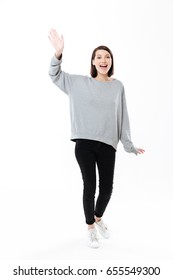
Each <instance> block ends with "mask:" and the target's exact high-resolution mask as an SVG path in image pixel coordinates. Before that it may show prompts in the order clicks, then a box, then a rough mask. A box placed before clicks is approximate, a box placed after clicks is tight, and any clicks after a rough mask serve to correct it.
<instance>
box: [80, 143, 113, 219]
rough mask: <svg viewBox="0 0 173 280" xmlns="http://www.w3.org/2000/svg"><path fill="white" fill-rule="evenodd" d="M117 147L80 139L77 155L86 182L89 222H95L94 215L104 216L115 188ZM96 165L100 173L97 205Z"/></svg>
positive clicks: (87, 216) (84, 201)
mask: <svg viewBox="0 0 173 280" xmlns="http://www.w3.org/2000/svg"><path fill="white" fill-rule="evenodd" d="M115 152H116V151H115V149H114V148H113V147H112V146H110V145H107V144H104V143H101V142H98V141H93V140H84V139H79V140H77V141H76V146H75V155H76V159H77V161H78V164H79V166H80V169H81V173H82V178H83V182H84V191H83V206H84V213H85V218H86V223H87V224H93V223H94V222H95V218H94V215H96V216H97V217H102V215H103V213H104V211H105V209H106V207H107V204H108V202H109V200H110V197H111V194H112V188H113V177H114V165H115ZM96 166H97V168H98V174H99V196H98V199H97V201H96V205H95V192H96Z"/></svg>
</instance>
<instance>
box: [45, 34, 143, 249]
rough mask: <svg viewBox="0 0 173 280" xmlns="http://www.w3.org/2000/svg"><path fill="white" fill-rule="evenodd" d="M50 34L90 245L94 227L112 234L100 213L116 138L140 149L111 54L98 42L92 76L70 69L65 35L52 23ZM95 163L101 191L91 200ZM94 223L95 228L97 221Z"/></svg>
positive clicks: (94, 239)
mask: <svg viewBox="0 0 173 280" xmlns="http://www.w3.org/2000/svg"><path fill="white" fill-rule="evenodd" d="M49 39H50V41H51V43H52V45H53V46H54V48H55V51H56V52H55V55H54V56H53V58H52V60H51V64H50V69H49V75H50V77H51V79H52V81H53V83H54V84H55V85H56V86H58V87H59V88H60V89H61V90H62V91H63V92H65V93H66V94H67V95H68V96H69V101H70V117H71V140H73V141H75V142H76V146H75V155H76V159H77V162H78V164H79V167H80V169H81V173H82V178H83V182H84V190H83V206H84V213H85V219H86V224H87V225H88V245H89V247H91V248H98V247H99V241H98V235H97V229H98V230H99V232H100V234H101V235H102V236H103V237H104V238H109V236H110V234H109V231H108V228H107V226H106V225H105V224H104V222H103V220H102V216H103V214H104V212H105V209H106V207H107V205H108V202H109V200H110V197H111V194H112V188H113V177H114V165H115V154H116V149H117V145H118V142H119V140H121V142H122V144H123V146H124V149H125V150H126V151H127V152H132V153H135V154H136V155H137V154H142V153H144V150H143V149H139V148H136V147H134V145H133V143H132V141H131V136H130V126H129V118H128V112H127V107H126V100H125V93H124V87H123V84H122V83H121V82H120V81H118V80H117V79H113V78H112V77H111V76H112V75H113V72H114V61H113V55H112V52H111V51H110V49H109V48H107V47H106V46H100V47H98V48H96V49H95V50H94V51H93V54H92V57H91V77H88V76H81V75H70V74H68V73H65V72H63V71H62V70H61V62H62V53H63V49H64V39H63V36H61V37H59V35H58V33H57V32H56V30H55V29H51V31H50V33H49ZM96 166H97V168H98V173H99V195H98V198H97V201H96V203H95V192H96ZM95 225H96V227H97V229H96V227H95Z"/></svg>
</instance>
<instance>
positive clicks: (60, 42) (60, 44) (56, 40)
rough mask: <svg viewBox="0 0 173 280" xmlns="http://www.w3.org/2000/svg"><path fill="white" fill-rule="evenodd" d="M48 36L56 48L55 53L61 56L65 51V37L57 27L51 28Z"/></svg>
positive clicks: (58, 56)
mask: <svg viewBox="0 0 173 280" xmlns="http://www.w3.org/2000/svg"><path fill="white" fill-rule="evenodd" d="M48 37H49V40H50V41H51V43H52V45H53V47H54V48H55V50H56V53H55V55H56V57H57V58H60V57H61V54H62V52H63V49H64V38H63V36H62V35H61V37H59V35H58V33H57V31H56V30H55V29H51V30H50V32H49V35H48Z"/></svg>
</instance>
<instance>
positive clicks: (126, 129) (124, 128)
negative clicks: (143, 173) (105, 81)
mask: <svg viewBox="0 0 173 280" xmlns="http://www.w3.org/2000/svg"><path fill="white" fill-rule="evenodd" d="M120 140H121V142H122V144H123V146H124V149H125V151H126V152H129V153H134V154H136V155H138V154H143V153H144V152H145V151H144V150H143V149H141V148H136V147H135V146H134V145H133V143H132V141H131V132H130V122H129V116H128V111H127V104H126V98H125V92H124V88H123V92H122V106H121V134H120Z"/></svg>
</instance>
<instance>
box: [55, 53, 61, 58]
mask: <svg viewBox="0 0 173 280" xmlns="http://www.w3.org/2000/svg"><path fill="white" fill-rule="evenodd" d="M55 56H56V58H57V59H58V60H60V59H61V57H62V53H60V52H56V53H55Z"/></svg>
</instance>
